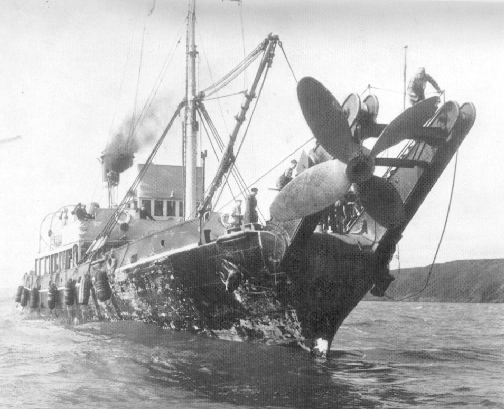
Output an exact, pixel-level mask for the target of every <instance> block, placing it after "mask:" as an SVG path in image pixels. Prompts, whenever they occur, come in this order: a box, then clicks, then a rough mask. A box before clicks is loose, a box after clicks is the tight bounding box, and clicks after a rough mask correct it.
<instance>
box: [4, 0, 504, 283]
mask: <svg viewBox="0 0 504 410" xmlns="http://www.w3.org/2000/svg"><path fill="white" fill-rule="evenodd" d="M186 13H187V2H186V0H157V1H153V0H145V1H144V0H107V1H103V0H54V1H53V0H44V1H38V0H37V1H35V0H20V1H15V0H4V1H2V2H0V52H1V55H2V64H0V119H1V121H0V140H1V139H4V138H12V137H15V136H17V135H19V136H21V138H20V139H17V140H15V141H10V142H6V143H3V144H0V183H1V186H2V193H3V195H2V197H3V200H2V201H1V204H2V205H1V206H2V208H1V210H0V226H1V227H2V232H3V235H1V238H0V249H2V257H1V258H0V272H1V273H2V278H3V282H4V283H3V284H0V287H1V286H2V285H5V286H14V285H16V284H17V283H18V282H19V278H20V277H21V275H22V274H23V272H25V271H26V270H28V269H30V268H31V266H32V265H33V259H34V257H35V254H36V252H37V250H38V237H39V227H40V222H41V220H42V218H43V217H44V216H45V215H47V214H48V213H50V212H52V211H54V210H56V209H58V208H60V207H61V206H63V205H67V204H73V203H77V202H83V203H88V202H91V201H93V200H98V202H100V203H101V204H102V205H103V204H105V190H104V187H103V184H102V182H101V170H100V167H99V162H98V157H99V156H100V153H101V151H102V150H103V149H104V148H105V145H106V143H107V141H108V140H109V138H110V137H111V135H113V134H114V132H115V131H117V130H118V129H120V127H121V126H122V125H123V122H124V120H125V119H127V118H129V117H131V115H132V114H133V113H135V112H136V113H138V112H140V110H141V109H142V107H143V106H144V104H145V102H146V100H147V99H148V98H149V96H151V95H153V94H155V96H156V97H155V99H154V103H153V104H152V107H151V109H152V110H153V111H154V112H155V113H156V116H157V118H158V119H159V121H158V125H159V134H161V131H162V128H163V124H165V123H167V122H168V120H169V117H170V115H171V112H173V110H174V109H175V107H176V105H177V104H178V102H179V101H180V100H181V99H182V97H183V92H184V53H185V48H184V47H185V46H184V41H185V32H184V29H185V27H184V25H185V18H186ZM197 13H198V17H197V36H196V41H197V43H198V51H199V59H198V68H199V69H198V82H199V86H200V88H204V87H205V86H206V85H208V84H210V83H211V82H213V81H214V80H216V79H218V78H219V77H220V76H222V75H223V74H225V73H226V72H227V71H228V70H229V69H231V68H232V67H233V66H234V65H235V64H236V63H238V62H239V60H240V59H241V58H243V55H244V49H245V50H246V53H247V54H248V52H249V51H250V50H252V49H253V48H254V47H255V46H256V45H257V44H259V43H260V42H261V41H262V40H263V39H264V38H265V36H266V35H267V34H268V33H270V32H274V33H277V34H279V36H280V39H281V40H282V42H283V45H284V49H285V51H286V53H287V57H288V59H289V61H290V63H291V65H292V68H293V70H294V73H295V75H296V77H297V78H298V79H299V78H301V77H303V76H312V77H315V78H317V79H318V80H319V81H321V82H322V83H323V84H324V85H325V86H326V87H327V88H328V89H330V90H331V91H332V92H333V94H334V95H335V96H336V98H337V99H338V100H339V101H340V102H342V101H343V100H344V99H345V97H346V96H347V95H348V94H350V93H354V92H357V93H361V92H363V91H364V90H365V89H366V87H367V86H368V85H371V86H372V87H375V88H374V89H373V92H374V93H375V94H376V95H377V96H378V98H379V100H380V114H379V116H378V121H379V122H383V123H387V122H390V121H391V120H392V119H393V118H394V117H395V116H397V115H398V114H399V113H400V112H401V110H402V89H403V78H402V76H403V61H404V46H405V45H407V46H408V51H407V73H408V76H411V75H412V74H413V73H414V71H415V70H416V68H417V67H419V66H424V67H426V70H427V72H428V73H430V74H431V75H432V76H433V77H434V78H435V79H436V80H437V82H438V83H439V85H440V86H441V88H442V89H444V90H446V98H447V99H453V100H456V101H458V102H459V103H463V102H465V101H472V102H473V103H474V104H475V106H476V110H477V119H476V123H475V125H474V127H473V129H472V131H471V133H470V134H469V135H468V137H467V138H466V141H465V142H464V143H463V145H462V147H461V149H460V150H459V162H458V169H457V175H456V186H455V193H454V198H453V204H452V208H451V213H450V219H449V222H448V226H447V230H446V234H445V237H444V241H443V243H442V247H441V249H440V252H439V255H438V258H437V261H438V262H444V261H450V260H457V259H481V258H502V257H504V239H503V236H502V230H503V229H502V228H503V225H504V223H503V218H502V217H501V215H500V211H501V206H502V199H503V195H504V194H503V187H504V171H503V166H502V152H504V140H503V138H502V136H501V130H502V129H503V125H504V116H503V115H502V104H501V100H502V96H503V95H504V93H503V91H504V90H503V84H502V81H501V79H500V78H501V77H502V75H501V74H500V71H501V67H502V62H503V57H502V56H503V45H504V26H503V25H502V21H504V3H501V2H455V1H445V2H437V1H408V2H404V1H402V2H398V1H397V2H394V1H373V2H370V1H331V0H326V1H308V0H302V1H301V0H277V1H275V2H271V1H270V0H243V1H242V3H241V5H240V4H239V3H238V2H233V1H219V0H200V1H199V2H198V7H197ZM142 44H143V47H142ZM140 62H141V63H140ZM254 70H255V66H254V67H251V69H250V70H249V71H248V72H247V74H246V76H245V77H243V76H242V77H240V78H238V79H237V80H236V81H235V82H234V83H233V84H231V85H230V87H229V93H233V92H236V91H241V90H243V89H244V85H247V84H250V82H251V78H252V76H253V75H254ZM158 78H159V79H161V81H160V82H159V81H158V82H157V79H158ZM157 84H159V86H158V87H157V86H156V85H157ZM295 86H296V84H295V80H294V79H293V76H292V74H291V72H290V70H289V67H288V65H287V64H286V61H285V59H284V57H283V55H282V53H281V51H280V50H277V53H276V57H275V61H274V64H273V67H272V68H271V70H270V73H269V74H268V79H267V82H266V85H265V87H264V91H263V93H262V96H261V98H260V101H259V104H258V108H257V110H256V112H255V114H254V121H253V122H252V125H251V127H250V130H249V133H248V135H247V138H246V140H245V143H244V145H243V149H242V153H241V154H240V157H239V159H238V166H239V169H240V171H241V173H242V175H243V177H244V179H245V180H246V181H248V182H251V181H253V180H255V179H256V178H257V177H258V176H260V175H262V174H263V173H264V172H266V171H267V170H268V169H270V168H271V167H272V166H273V165H275V164H276V163H278V161H279V160H280V159H281V158H283V157H285V156H288V155H289V153H291V152H292V151H293V150H294V149H295V148H296V147H297V146H299V145H301V144H302V143H303V142H305V141H307V140H308V139H309V138H310V137H311V132H310V130H309V128H308V127H307V125H306V123H305V121H304V119H303V117H302V114H301V110H300V108H299V106H298V103H297V98H296V88H295ZM226 93H228V91H227V90H226V92H224V91H223V92H222V94H223V95H224V94H226ZM240 98H241V97H240V96H238V97H229V98H222V99H220V100H212V101H208V102H207V103H206V104H207V108H208V110H209V112H210V114H211V115H212V117H213V118H214V120H215V123H216V125H217V127H218V129H219V131H220V134H221V136H222V137H223V139H227V135H228V134H229V132H230V130H231V128H232V126H233V116H234V115H235V114H236V113H237V112H238V110H239V107H240V103H241V99H240ZM201 143H202V148H203V149H208V150H209V159H208V164H207V165H208V167H207V173H208V174H207V175H211V174H212V170H213V169H215V165H216V161H215V159H214V158H213V154H212V153H211V148H210V147H209V146H208V142H207V141H206V137H205V136H204V135H202V136H201ZM152 144H153V143H152ZM151 146H152V145H151ZM151 146H146V147H145V148H144V149H143V150H142V151H140V152H139V153H138V154H137V156H136V161H138V162H140V163H141V162H142V161H143V160H145V158H146V157H147V155H148V154H149V148H151ZM180 158H181V138H180V126H179V124H177V126H175V127H174V129H173V132H172V133H170V134H169V135H168V137H167V139H166V141H165V143H164V145H163V147H162V149H161V150H160V152H159V154H158V156H157V157H156V158H155V160H154V162H155V163H169V164H180V161H181V160H180ZM290 159H291V158H288V159H287V160H286V162H285V164H282V165H281V167H280V168H278V172H280V171H281V169H282V167H283V166H285V165H287V163H288V162H289V160H290ZM278 172H277V173H278ZM452 172H453V161H452V163H451V164H450V165H449V166H448V167H447V169H446V171H445V173H444V174H443V175H442V177H441V178H440V180H439V181H438V183H437V185H436V186H435V188H434V189H433V190H432V192H431V193H430V195H429V196H428V198H427V199H426V201H425V202H424V204H423V205H422V207H421V208H420V210H419V211H418V213H417V215H416V216H415V218H414V219H413V220H412V222H411V223H410V224H409V225H408V227H407V229H406V230H405V232H404V236H403V239H402V240H401V242H400V262H401V266H402V267H408V266H424V265H428V264H429V263H430V262H431V261H432V258H433V256H434V252H435V249H436V246H437V243H438V240H439V237H440V234H441V230H442V227H443V222H444V217H445V213H446V207H447V206H448V199H449V194H450V188H451V181H452ZM277 173H275V172H274V173H272V174H270V175H268V177H266V178H264V179H263V180H262V181H260V182H259V183H258V184H257V186H258V187H259V204H260V207H261V209H262V210H263V212H264V213H265V214H267V209H268V205H269V202H270V201H271V200H272V199H273V196H274V192H273V191H271V190H268V187H272V186H274V184H275V180H276V177H277ZM127 187H128V176H125V177H124V178H123V182H122V184H121V189H122V190H123V191H124V190H126V189H127ZM225 199H226V197H223V200H224V202H225ZM394 263H396V262H394ZM393 267H394V264H393Z"/></svg>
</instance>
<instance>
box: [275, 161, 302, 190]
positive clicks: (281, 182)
mask: <svg viewBox="0 0 504 410" xmlns="http://www.w3.org/2000/svg"><path fill="white" fill-rule="evenodd" d="M296 166H297V161H296V160H295V159H293V160H292V161H291V162H290V164H289V167H288V168H287V169H286V170H285V171H284V173H283V174H282V175H280V177H279V178H278V180H277V183H276V187H277V188H278V189H282V188H283V187H284V186H285V185H287V184H288V183H289V182H291V181H292V173H293V172H294V170H295V169H296Z"/></svg>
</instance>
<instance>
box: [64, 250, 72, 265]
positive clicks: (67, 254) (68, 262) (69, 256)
mask: <svg viewBox="0 0 504 410" xmlns="http://www.w3.org/2000/svg"><path fill="white" fill-rule="evenodd" d="M71 266H72V250H71V249H67V250H66V251H65V269H70V267H71Z"/></svg>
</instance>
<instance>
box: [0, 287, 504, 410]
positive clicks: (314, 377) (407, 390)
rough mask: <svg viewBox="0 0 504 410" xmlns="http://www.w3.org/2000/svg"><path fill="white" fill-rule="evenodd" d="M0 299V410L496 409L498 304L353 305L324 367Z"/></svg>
mask: <svg viewBox="0 0 504 410" xmlns="http://www.w3.org/2000/svg"><path fill="white" fill-rule="evenodd" d="M12 299H13V298H12V297H11V296H10V295H9V297H4V298H2V299H0V407H56V408H62V407H65V408H68V407H69V408H72V407H75V408H83V407H116V408H117V407H119V408H138V407H142V408H143V407H195V408H197V407H207V408H208V407H219V408H220V407H368V408H373V407H480V408H481V407H483V408H487V407H504V387H503V386H504V383H503V380H504V304H448V303H394V302H362V303H360V304H359V306H358V307H357V308H356V309H355V310H354V311H353V312H352V314H351V315H350V316H349V317H348V319H347V320H346V321H345V322H344V324H343V326H342V327H341V329H340V331H339V332H338V334H337V336H336V338H335V340H334V342H333V345H332V350H331V355H330V357H329V358H328V359H327V360H317V359H314V358H313V357H311V356H310V355H309V354H308V353H307V352H305V351H303V350H301V349H295V348H283V347H274V346H265V345H260V344H251V343H239V342H227V341H222V340H216V339H211V338H207V337H204V336H197V335H193V334H189V333H183V332H176V331H169V330H163V329H159V328H156V327H154V326H150V325H145V324H142V323H134V322H116V323H100V324H97V323H88V324H83V325H76V326H75V325H68V326H63V325H61V324H55V323H52V322H49V321H43V320H24V319H22V317H21V316H20V314H19V312H18V311H17V310H16V309H15V307H14V302H13V300H12Z"/></svg>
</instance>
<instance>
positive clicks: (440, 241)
mask: <svg viewBox="0 0 504 410" xmlns="http://www.w3.org/2000/svg"><path fill="white" fill-rule="evenodd" d="M457 162H458V149H457V151H456V153H455V165H454V167H453V178H452V186H451V191H450V199H449V201H448V208H447V209H446V216H445V220H444V225H443V230H442V232H441V236H440V238H439V242H438V244H437V247H436V252H435V253H434V258H433V259H432V263H431V265H430V268H429V272H428V273H427V278H426V280H425V283H424V285H423V287H422V289H420V290H419V291H418V292H414V293H413V294H411V295H406V296H404V297H403V298H401V299H394V298H393V297H391V296H388V295H387V294H385V296H386V297H387V299H391V300H394V301H396V302H401V301H403V300H406V299H409V298H412V297H415V296H418V295H420V294H421V293H422V292H423V291H424V290H425V289H426V288H427V286H428V284H429V281H430V278H431V275H432V271H433V270H434V264H435V263H436V258H437V255H438V252H439V249H440V248H441V244H442V243H443V238H444V234H445V231H446V226H447V224H448V217H449V215H450V210H451V205H452V201H453V192H454V190H455V180H456V177H457Z"/></svg>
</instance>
